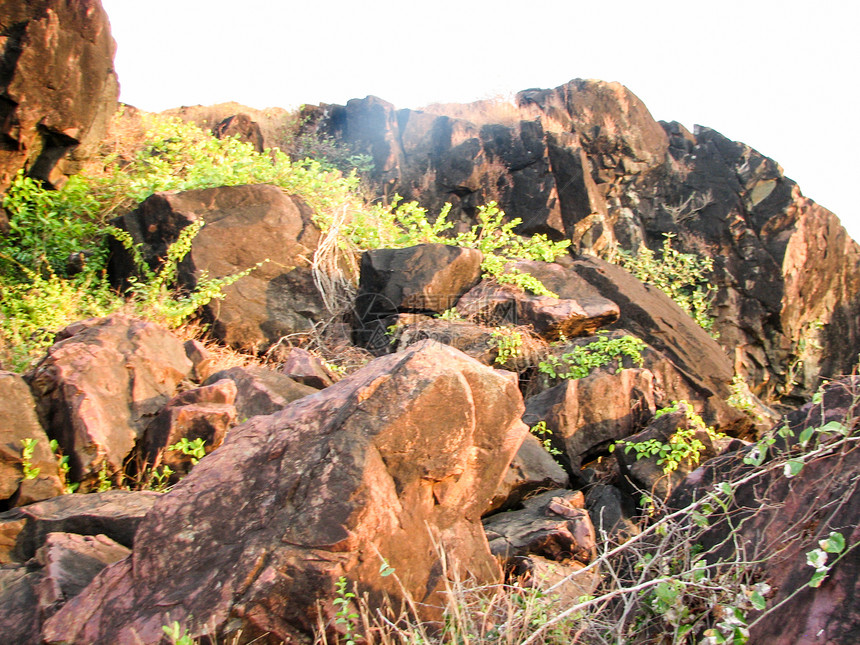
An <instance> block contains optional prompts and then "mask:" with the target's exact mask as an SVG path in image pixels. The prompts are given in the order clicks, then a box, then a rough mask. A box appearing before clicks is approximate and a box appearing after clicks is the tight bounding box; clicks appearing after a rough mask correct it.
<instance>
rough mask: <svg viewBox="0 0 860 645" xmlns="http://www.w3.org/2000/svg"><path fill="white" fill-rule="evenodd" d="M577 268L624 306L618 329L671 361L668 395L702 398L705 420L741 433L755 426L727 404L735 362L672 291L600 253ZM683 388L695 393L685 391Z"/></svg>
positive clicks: (575, 267)
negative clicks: (668, 292) (602, 257)
mask: <svg viewBox="0 0 860 645" xmlns="http://www.w3.org/2000/svg"><path fill="white" fill-rule="evenodd" d="M573 270H574V271H576V273H578V274H579V275H580V276H581V277H582V278H584V279H585V280H586V281H587V282H588V283H589V284H591V285H592V286H593V287H595V288H596V289H598V290H599V291H600V293H601V294H602V295H603V296H604V297H606V298H609V299H610V300H612V301H613V302H615V303H616V304H617V305H618V306H619V308H620V309H621V318H620V321H619V322H618V323H616V324H615V327H616V328H621V327H623V329H624V330H626V331H628V332H630V333H631V334H632V335H633V336H635V337H637V338H640V339H642V340H643V341H645V343H647V344H648V345H649V346H650V347H651V348H653V349H655V350H657V351H658V352H659V353H660V354H661V355H662V357H663V358H665V359H666V360H668V362H669V363H670V365H669V366H666V365H664V368H663V369H661V370H660V371H662V372H663V376H664V378H663V382H664V384H665V385H664V387H665V389H666V393H667V397H670V398H671V399H687V400H690V401H694V400H695V401H701V404H702V406H703V411H702V416H703V417H704V419H705V421H706V422H707V423H708V424H715V425H717V426H719V427H720V428H721V429H729V428H732V427H733V426H737V430H735V431H736V432H738V433H740V432H742V431H749V429H750V428H752V425H753V424H752V422H751V421H750V420H749V418H747V417H745V416H744V415H743V414H742V413H740V412H739V411H738V410H736V409H734V408H732V407H731V406H729V405H728V404H727V403H726V399H728V398H729V396H731V383H732V379H733V377H734V368H733V365H732V361H731V360H730V359H729V357H728V356H727V355H726V353H725V351H724V350H723V348H722V347H720V345H719V344H718V343H717V342H716V341H715V340H714V339H713V338H711V337H710V336H709V335H708V334H707V332H706V331H705V330H704V329H702V328H701V327H699V325H697V324H696V322H695V321H694V320H693V319H692V318H691V317H690V316H689V315H687V314H686V313H685V312H684V311H683V310H682V309H681V308H680V307H679V306H678V305H677V304H675V302H674V301H673V300H672V299H671V298H669V296H667V295H666V294H665V293H663V292H662V291H660V290H659V289H657V288H656V287H652V286H650V285H646V284H643V283H642V282H640V281H639V280H637V279H636V278H635V277H634V276H633V275H632V274H630V273H629V272H627V271H625V270H624V269H622V268H621V267H619V266H616V265H614V264H610V263H608V262H604V261H603V260H600V259H599V258H596V257H589V256H582V257H580V258H578V259H576V260H575V261H574V262H573ZM679 377H680V378H679ZM671 383H677V385H675V386H671V385H670V384H671ZM684 390H687V391H694V392H695V395H694V396H686V395H683V391H684Z"/></svg>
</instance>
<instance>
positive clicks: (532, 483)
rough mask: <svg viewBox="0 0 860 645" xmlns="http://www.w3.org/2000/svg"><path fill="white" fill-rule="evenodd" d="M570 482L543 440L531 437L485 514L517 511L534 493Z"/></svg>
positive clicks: (529, 436) (524, 442) (513, 462)
mask: <svg viewBox="0 0 860 645" xmlns="http://www.w3.org/2000/svg"><path fill="white" fill-rule="evenodd" d="M569 484H570V479H569V477H568V476H567V473H566V472H564V468H562V467H561V466H559V465H558V462H556V460H555V459H553V456H552V455H551V454H550V453H549V452H548V451H547V449H546V448H545V447H544V445H543V443H542V442H541V440H540V439H538V438H537V437H536V436H534V435H533V434H528V435H527V436H526V438H525V439H524V440H523V443H522V445H521V446H520V448H519V450H517V454H515V455H514V458H513V459H512V460H511V463H510V465H509V466H508V469H507V470H506V471H505V477H504V479H502V483H501V484H499V487H498V488H497V489H496V494H495V495H493V499H492V500H491V501H490V505H489V506H488V507H487V509H486V510H485V511H484V515H490V514H491V513H495V512H497V511H502V510H506V509H509V508H516V507H517V506H518V505H519V504H520V503H521V502H522V501H523V499H525V498H526V497H528V496H530V495H531V494H533V493H534V492H535V491H545V490H554V489H557V488H567V486H568V485H569Z"/></svg>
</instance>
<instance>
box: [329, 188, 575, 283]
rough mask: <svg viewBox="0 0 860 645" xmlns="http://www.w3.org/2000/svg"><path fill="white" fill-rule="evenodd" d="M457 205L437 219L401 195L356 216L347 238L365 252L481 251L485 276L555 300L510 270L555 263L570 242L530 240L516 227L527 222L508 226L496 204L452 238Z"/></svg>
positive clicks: (480, 211)
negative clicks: (519, 263) (436, 247)
mask: <svg viewBox="0 0 860 645" xmlns="http://www.w3.org/2000/svg"><path fill="white" fill-rule="evenodd" d="M450 211H451V205H450V204H446V205H445V206H444V207H443V208H442V210H441V211H440V212H439V215H438V216H437V217H436V218H435V219H432V220H431V218H430V217H429V216H428V214H427V210H426V209H424V208H422V207H421V206H419V205H418V203H417V202H414V201H413V202H405V203H401V199H400V198H399V197H396V198H395V200H394V202H393V204H392V206H391V207H390V208H385V207H382V206H375V207H372V208H369V209H365V210H364V212H361V213H354V214H353V216H352V218H351V220H350V221H349V222H348V223H346V224H345V225H344V230H343V235H344V237H346V238H347V239H348V240H349V242H350V243H351V244H353V245H354V246H355V248H357V249H360V250H366V249H376V248H383V247H384V248H403V247H407V246H414V245H416V244H427V243H436V244H450V245H452V246H461V247H464V248H470V249H478V250H479V251H481V253H482V254H483V256H484V257H483V262H482V264H481V269H482V270H483V272H484V277H490V278H495V279H496V280H497V281H499V282H501V283H505V284H514V285H517V286H519V287H521V288H523V289H525V290H527V291H531V292H532V293H534V294H536V295H546V296H555V294H554V293H552V292H551V291H549V290H548V289H547V288H546V287H545V286H544V285H543V284H542V283H541V282H540V281H539V280H538V279H537V278H535V277H534V276H532V275H530V274H528V273H524V272H522V271H519V270H518V269H515V268H514V267H510V266H508V264H509V263H510V262H511V261H516V260H539V261H543V262H552V261H554V260H555V259H556V258H558V257H559V256H560V255H563V254H564V253H566V252H567V247H569V246H570V240H562V241H560V242H553V241H552V240H550V239H549V238H547V237H546V236H545V235H535V236H533V237H528V238H524V237H521V236H519V235H517V234H516V233H514V229H515V228H516V227H517V226H519V225H520V224H521V223H522V220H521V219H519V218H514V219H512V220H511V221H510V222H504V217H505V212H504V211H503V210H501V209H500V208H499V207H498V204H496V203H495V202H490V203H488V204H486V205H484V206H481V207H479V208H478V214H477V219H478V223H477V224H476V225H474V226H473V227H472V228H471V229H469V230H468V231H465V232H461V233H458V234H457V235H455V236H451V235H450V233H448V231H450V229H452V228H453V227H454V224H453V222H450V221H448V216H449V213H450Z"/></svg>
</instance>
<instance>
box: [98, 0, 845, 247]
mask: <svg viewBox="0 0 860 645" xmlns="http://www.w3.org/2000/svg"><path fill="white" fill-rule="evenodd" d="M102 3H103V5H104V6H105V9H106V10H107V12H108V15H109V16H110V20H111V26H112V30H113V35H114V38H115V39H116V41H117V56H116V67H117V72H118V74H119V80H120V85H121V88H122V90H121V97H120V98H121V100H123V101H124V102H126V103H130V104H132V105H135V106H137V107H139V108H142V109H145V110H150V111H158V110H162V109H166V108H170V107H178V106H180V105H195V104H203V105H207V104H212V103H220V102H224V101H237V102H239V103H244V104H246V105H249V106H252V107H258V108H263V107H273V106H278V107H286V108H290V107H297V106H299V105H301V104H302V103H321V102H324V103H341V104H343V103H346V101H348V100H349V99H351V98H361V97H364V96H367V95H369V94H374V95H376V96H379V97H381V98H383V99H385V100H387V101H390V102H391V103H393V104H394V105H396V106H397V107H399V108H418V107H421V106H422V105H425V104H427V103H431V102H466V101H472V100H476V99H480V98H487V97H490V96H493V95H497V94H504V93H511V92H516V91H519V90H523V89H527V88H531V87H555V86H557V85H560V84H562V83H565V82H567V81H569V80H570V79H572V78H598V79H602V80H606V81H618V82H620V83H623V84H624V85H626V86H627V87H628V88H629V89H630V90H632V91H633V92H634V93H635V94H636V95H637V96H638V97H639V98H640V99H642V100H643V101H644V102H645V104H646V105H647V106H648V108H649V109H650V110H651V113H652V114H653V115H654V117H655V118H657V119H664V120H676V121H680V122H681V123H683V124H684V125H685V126H687V127H688V128H690V129H691V130H692V128H693V125H694V124H697V123H698V124H702V125H706V126H708V127H712V128H714V129H716V130H718V131H719V132H721V133H722V134H724V135H725V136H727V137H729V138H731V139H734V140H737V141H743V142H744V143H747V144H749V145H751V146H752V147H754V148H756V149H757V150H758V151H759V152H761V153H763V154H765V155H767V156H769V157H772V158H774V159H775V160H776V161H777V162H778V163H780V165H782V167H783V168H784V170H785V173H786V175H787V176H789V177H791V178H792V179H794V180H795V181H797V182H798V183H799V184H800V187H801V189H802V190H803V193H804V195H806V196H808V197H811V198H812V199H814V200H816V201H817V202H819V203H820V204H822V205H823V206H825V207H827V208H829V209H830V210H832V211H833V212H835V213H836V214H837V215H838V216H839V217H840V218H841V219H842V221H843V223H844V224H845V226H846V228H848V230H849V232H850V233H851V234H852V235H853V237H854V238H855V239H857V240H860V206H858V200H857V198H856V197H855V194H856V193H857V187H856V186H857V184H858V183H860V182H858V180H859V179H860V122H858V120H860V83H858V80H860V79H858V76H860V73H858V70H860V35H858V29H860V3H858V2H855V1H854V0H817V2H812V1H811V0H806V1H804V2H799V1H797V0H783V1H782V2H772V1H770V0H746V1H737V0H721V1H719V2H702V1H695V0H693V1H691V0H686V1H675V0H651V1H643V0H613V1H611V2H610V1H607V0H556V1H551V0H531V1H528V2H525V1H521V2H509V1H507V0H493V1H488V0H459V1H452V0H434V1H433V2H416V1H414V0H413V1H409V0H406V1H403V0H401V1H399V2H398V1H394V0H364V1H358V2H346V1H344V0H328V1H326V0H322V1H320V0H302V1H294V0H243V1H242V2H236V1H235V0H234V1H232V2H224V1H223V0H146V1H145V2H143V1H140V0H102Z"/></svg>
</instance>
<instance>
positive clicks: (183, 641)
mask: <svg viewBox="0 0 860 645" xmlns="http://www.w3.org/2000/svg"><path fill="white" fill-rule="evenodd" d="M161 630H162V631H163V632H164V635H165V636H167V638H169V639H170V643H171V645H194V638H192V636H191V635H190V634H189V633H188V629H187V628H183V627H182V626H181V625H180V624H179V621H178V620H174V621H173V622H172V623H171V624H170V625H162V626H161Z"/></svg>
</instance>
